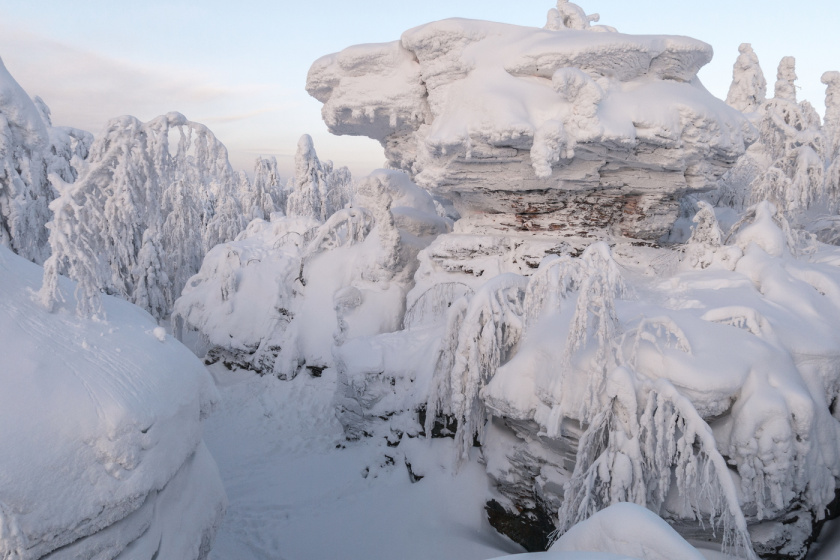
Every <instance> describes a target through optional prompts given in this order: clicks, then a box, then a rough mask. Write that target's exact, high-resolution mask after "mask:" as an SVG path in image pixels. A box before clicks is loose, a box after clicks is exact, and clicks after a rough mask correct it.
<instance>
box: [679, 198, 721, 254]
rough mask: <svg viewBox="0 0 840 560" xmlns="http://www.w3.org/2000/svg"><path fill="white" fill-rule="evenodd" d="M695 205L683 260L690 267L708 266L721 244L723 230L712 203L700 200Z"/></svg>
mask: <svg viewBox="0 0 840 560" xmlns="http://www.w3.org/2000/svg"><path fill="white" fill-rule="evenodd" d="M697 206H698V210H697V213H696V214H695V215H694V218H693V219H692V221H693V222H694V229H693V230H692V232H691V237H689V239H688V241H687V242H686V244H685V253H684V256H683V262H684V263H686V264H687V265H688V266H689V267H691V268H708V267H709V266H711V264H712V262H714V258H715V252H716V251H717V250H718V249H720V248H721V246H722V245H723V232H722V231H721V230H720V225H719V224H718V221H717V217H716V216H715V210H714V208H713V207H712V205H711V204H709V203H708V202H704V201H702V200H701V201H698V202H697Z"/></svg>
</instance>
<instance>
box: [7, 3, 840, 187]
mask: <svg viewBox="0 0 840 560" xmlns="http://www.w3.org/2000/svg"><path fill="white" fill-rule="evenodd" d="M552 5H553V2H552V1H551V0H547V1H546V0H508V1H505V2H502V1H492V0H485V1H478V0H424V1H422V2H396V1H393V0H355V1H347V0H345V1H343V2H339V1H332V0H330V1H322V2H318V3H316V2H297V1H296V2H289V1H285V0H281V1H274V2H269V1H261V0H239V1H237V2H230V1H221V0H204V1H197V0H192V1H190V0H166V1H163V0H143V1H142V2H139V1H138V2H130V3H129V2H120V1H116V2H115V1H114V0H109V1H106V0H80V1H79V2H65V1H59V0H4V1H3V2H2V3H0V57H2V59H3V61H4V62H5V64H6V66H7V68H8V69H9V71H10V72H11V73H12V75H13V76H15V78H16V79H17V80H18V81H19V82H20V83H21V85H22V86H23V87H24V88H25V89H26V90H27V91H28V92H29V93H30V95H40V96H41V97H43V98H44V100H45V101H46V102H47V104H48V105H50V107H51V108H52V111H53V120H54V122H55V124H58V125H72V126H78V127H81V128H85V129H88V130H90V131H92V132H94V133H96V132H98V130H99V129H100V128H101V127H102V125H103V124H104V123H105V121H106V120H107V119H108V118H111V117H115V116H119V115H123V114H132V115H135V116H137V117H139V118H141V119H143V120H148V119H150V118H152V117H154V116H157V115H159V114H162V113H165V112H167V111H171V110H177V111H180V112H182V113H184V114H185V115H186V116H187V117H188V118H190V119H192V120H196V121H199V122H203V123H204V124H207V125H208V126H209V127H210V128H211V129H212V130H213V131H214V132H215V133H216V135H217V136H218V137H219V138H220V139H221V140H222V141H223V142H224V143H225V144H226V145H227V146H228V149H229V150H230V153H231V160H232V162H233V164H234V166H235V167H237V168H239V169H248V170H249V171H250V167H251V166H252V161H253V159H254V157H255V156H256V155H258V154H264V155H276V156H277V157H278V162H279V163H280V164H281V166H282V167H284V168H285V169H286V170H288V169H289V168H290V165H291V162H292V157H293V153H294V149H295V146H296V144H297V139H298V138H299V137H300V135H301V134H303V133H310V134H312V136H313V138H314V140H315V147H316V149H317V150H318V153H319V155H320V156H321V157H322V158H323V159H332V160H334V161H335V162H336V163H337V164H340V165H349V166H350V167H351V169H352V170H353V172H354V173H356V174H358V173H364V172H368V171H370V170H371V169H373V168H375V167H377V166H379V165H381V164H382V162H383V161H384V156H383V155H382V150H381V148H380V147H379V144H378V143H376V142H374V141H372V140H368V139H364V138H351V137H334V136H331V135H330V134H329V133H327V131H326V127H325V125H324V124H323V123H322V121H321V118H320V107H321V105H320V103H319V102H317V101H316V100H314V99H312V98H310V97H309V96H308V95H307V94H306V91H305V90H304V84H305V82H306V73H307V71H308V69H309V66H310V64H311V63H312V62H313V61H314V60H315V59H317V58H318V57H320V56H322V55H325V54H329V53H331V52H335V51H338V50H341V49H342V48H344V47H347V46H350V45H354V44H358V43H372V42H381V41H391V40H395V39H398V38H399V36H400V34H401V33H402V32H403V31H404V30H406V29H408V28H410V27H413V26H416V25H420V24H423V23H427V22H429V21H434V20H438V19H443V18H446V17H470V18H475V19H487V20H494V21H504V22H508V23H516V24H520V25H533V26H537V27H541V26H542V25H543V24H544V23H545V14H546V12H547V11H548V9H549V8H551V7H552ZM580 5H581V6H582V7H583V8H584V10H586V11H587V12H588V13H593V12H598V13H600V14H601V23H604V24H607V25H612V26H614V27H617V28H618V30H619V31H622V32H624V33H656V34H674V35H689V36H692V37H696V38H698V39H702V40H704V41H706V42H708V43H710V44H711V45H712V46H713V47H714V49H715V59H714V60H713V61H712V63H711V64H709V65H708V66H707V67H706V68H704V69H703V70H702V71H701V73H700V77H701V79H702V80H703V82H704V84H705V85H706V87H707V88H708V89H709V90H710V91H711V92H712V93H714V94H715V95H717V96H719V97H725V96H726V92H727V90H728V87H729V82H730V80H731V73H732V63H733V62H734V60H735V58H736V56H737V54H738V50H737V49H738V45H739V44H740V43H741V42H750V43H752V45H753V48H754V49H755V51H756V53H757V54H758V57H759V59H760V61H761V63H762V68H763V69H764V73H765V76H766V77H767V81H768V82H769V83H770V89H771V93H772V84H773V82H774V81H775V73H776V65H777V64H778V61H779V60H780V59H781V57H782V56H785V55H793V56H795V57H796V60H797V73H798V75H799V82H798V85H799V86H800V87H801V90H800V92H799V98H800V99H808V100H810V101H811V102H812V103H813V104H814V106H815V107H817V108H818V110H819V111H820V113H822V110H823V109H822V107H823V99H824V92H825V88H824V86H823V85H822V84H821V83H820V82H819V78H820V75H821V74H822V72H823V71H825V70H837V69H840V39H838V37H840V34H838V30H837V29H838V27H840V2H827V1H826V2H823V1H807V0H806V1H804V2H799V3H792V2H787V1H785V2H783V1H779V0H764V1H757V0H729V1H723V0H707V1H704V2H693V3H682V2H680V3H677V2H674V1H673V0H670V1H669V0H636V1H630V0H582V1H581V2H580Z"/></svg>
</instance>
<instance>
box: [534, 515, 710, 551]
mask: <svg viewBox="0 0 840 560" xmlns="http://www.w3.org/2000/svg"><path fill="white" fill-rule="evenodd" d="M575 550H579V551H591V552H609V553H612V554H624V555H627V556H630V557H635V558H643V559H644V560H673V559H674V558H679V559H680V560H703V555H702V554H700V553H699V552H698V551H697V550H696V549H695V548H694V547H693V546H691V545H690V544H688V543H687V542H686V541H685V539H683V538H682V537H681V536H680V535H679V534H677V532H676V531H674V529H673V528H671V526H670V525H668V524H667V523H666V522H665V521H663V520H662V518H660V517H659V516H658V515H656V514H655V513H653V512H651V511H650V510H648V509H645V508H643V507H641V506H637V505H636V504H631V503H621V504H615V505H612V506H610V507H608V508H606V509H603V510H601V511H599V512H598V513H596V514H595V515H593V516H592V517H590V518H589V519H587V520H586V521H583V522H582V523H578V524H577V525H575V526H574V527H572V528H571V529H569V531H568V532H567V533H566V534H565V535H563V536H562V537H560V539H558V540H557V542H555V543H554V544H553V545H551V548H549V551H551V552H555V551H575Z"/></svg>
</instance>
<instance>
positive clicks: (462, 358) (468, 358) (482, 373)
mask: <svg viewBox="0 0 840 560" xmlns="http://www.w3.org/2000/svg"><path fill="white" fill-rule="evenodd" d="M527 285H528V280H527V279H526V278H524V277H522V276H519V275H517V274H502V275H500V276H497V277H495V278H493V279H492V280H490V281H489V282H487V283H486V284H485V285H484V286H482V287H481V289H479V290H478V291H477V292H476V293H475V295H474V296H472V298H470V300H469V303H468V304H467V303H466V300H465V299H464V298H462V299H459V300H457V301H456V302H455V303H454V304H453V306H452V309H451V310H450V312H449V319H448V322H447V331H446V334H445V335H444V337H443V339H442V343H441V344H442V345H441V348H440V350H439V352H440V353H439V355H438V359H437V364H436V367H435V372H434V377H433V381H432V383H433V389H432V391H433V392H432V394H431V395H430V397H429V400H428V405H427V413H426V433H431V428H432V426H433V424H434V421H435V418H436V417H437V415H438V414H445V415H452V416H454V417H455V419H456V420H457V422H458V430H457V432H456V435H455V440H456V444H457V449H458V453H459V457H460V458H461V459H465V458H466V457H467V456H468V454H469V450H470V448H471V447H472V444H473V439H474V438H478V440H479V441H481V440H482V438H483V434H484V424H485V421H486V412H485V408H484V401H483V400H482V399H481V398H480V395H479V393H480V392H481V389H482V387H484V386H485V385H486V384H487V382H488V381H490V379H492V377H493V375H495V373H496V370H497V369H498V367H499V366H500V365H501V364H503V363H504V362H505V361H506V360H508V359H509V357H510V356H511V355H512V352H513V351H514V349H515V348H516V345H517V344H518V343H519V339H520V337H521V336H522V331H523V328H524V321H523V318H524V310H523V308H522V306H523V303H524V299H525V289H526V287H527Z"/></svg>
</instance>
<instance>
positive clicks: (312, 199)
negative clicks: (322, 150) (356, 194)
mask: <svg viewBox="0 0 840 560" xmlns="http://www.w3.org/2000/svg"><path fill="white" fill-rule="evenodd" d="M350 184H351V180H350V172H349V171H347V169H346V168H340V169H338V170H334V169H333V165H332V162H329V161H327V162H323V163H322V162H321V160H319V159H318V154H316V153H315V146H314V145H313V143H312V137H311V136H309V135H308V134H304V135H303V136H301V138H300V141H299V142H298V149H297V153H296V154H295V176H294V177H293V178H292V179H290V181H289V184H288V185H287V187H286V190H287V191H288V198H287V201H286V215H287V216H300V217H304V218H312V219H314V220H318V221H320V222H325V221H327V218H329V217H330V216H331V215H332V214H333V213H334V212H335V211H336V210H339V209H341V208H343V207H344V205H345V204H346V203H347V202H348V201H349V199H350V198H349V197H350V194H351V193H350Z"/></svg>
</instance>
